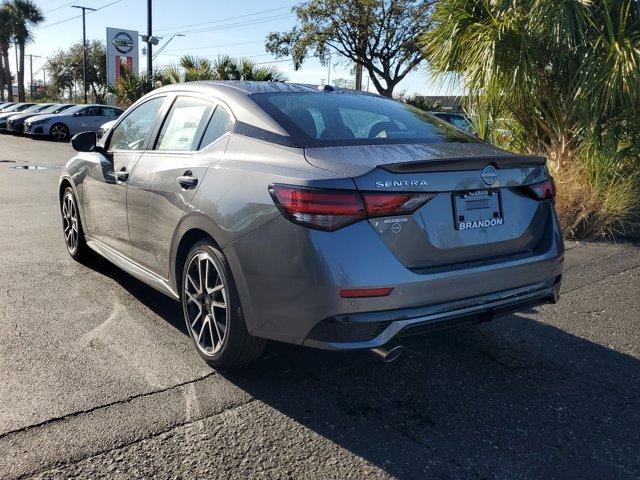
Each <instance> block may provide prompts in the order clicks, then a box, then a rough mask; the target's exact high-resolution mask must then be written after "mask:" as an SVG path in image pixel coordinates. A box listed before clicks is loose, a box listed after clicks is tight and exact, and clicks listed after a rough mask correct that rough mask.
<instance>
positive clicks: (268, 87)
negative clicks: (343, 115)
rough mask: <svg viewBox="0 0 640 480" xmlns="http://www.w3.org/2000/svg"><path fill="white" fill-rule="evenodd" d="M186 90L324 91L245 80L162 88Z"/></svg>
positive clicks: (310, 87)
mask: <svg viewBox="0 0 640 480" xmlns="http://www.w3.org/2000/svg"><path fill="white" fill-rule="evenodd" d="M185 88H187V89H189V88H193V89H194V90H199V91H202V90H206V89H213V90H221V89H228V90H235V91H237V92H240V93H243V94H245V95H252V94H254V93H313V92H318V91H322V89H323V86H319V85H312V84H306V83H285V82H260V81H245V80H202V81H198V82H188V83H176V84H172V85H167V86H164V87H161V89H160V90H166V91H171V90H183V91H184V90H185ZM331 88H332V89H333V91H335V92H344V93H352V94H354V95H371V94H370V93H367V92H362V91H358V90H348V89H344V88H338V87H331Z"/></svg>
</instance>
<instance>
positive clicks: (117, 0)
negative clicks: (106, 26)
mask: <svg viewBox="0 0 640 480" xmlns="http://www.w3.org/2000/svg"><path fill="white" fill-rule="evenodd" d="M120 2H122V0H115V1H113V2H111V3H107V4H106V5H103V6H101V7H98V8H96V9H95V10H94V11H92V12H89V13H87V15H89V14H91V13H95V12H98V11H100V10H102V9H104V8H107V7H110V6H111V5H115V4H116V3H120ZM71 3H74V2H71ZM80 17H82V14H80V15H74V16H73V17H69V18H65V19H64V20H60V21H57V22H55V23H50V24H48V25H44V26H42V27H39V28H40V29H44V28H50V27H55V26H56V25H61V24H63V23H66V22H70V21H71V20H75V19H76V18H80Z"/></svg>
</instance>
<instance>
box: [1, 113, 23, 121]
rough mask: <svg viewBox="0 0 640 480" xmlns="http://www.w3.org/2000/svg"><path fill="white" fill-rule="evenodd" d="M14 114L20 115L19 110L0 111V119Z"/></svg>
mask: <svg viewBox="0 0 640 480" xmlns="http://www.w3.org/2000/svg"><path fill="white" fill-rule="evenodd" d="M14 115H20V112H5V113H0V119H3V120H4V119H7V118H9V117H13V116H14Z"/></svg>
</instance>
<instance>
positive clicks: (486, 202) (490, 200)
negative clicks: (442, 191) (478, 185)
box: [453, 190, 504, 230]
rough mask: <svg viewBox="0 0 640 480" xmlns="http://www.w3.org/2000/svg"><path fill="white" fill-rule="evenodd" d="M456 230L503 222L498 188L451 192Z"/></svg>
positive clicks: (491, 225) (496, 224)
mask: <svg viewBox="0 0 640 480" xmlns="http://www.w3.org/2000/svg"><path fill="white" fill-rule="evenodd" d="M453 215H454V221H455V222H454V223H455V227H456V230H475V229H476V228H487V227H499V226H501V225H502V224H503V223H504V220H503V218H502V205H501V201H500V191H499V190H474V191H470V192H462V193H454V194H453Z"/></svg>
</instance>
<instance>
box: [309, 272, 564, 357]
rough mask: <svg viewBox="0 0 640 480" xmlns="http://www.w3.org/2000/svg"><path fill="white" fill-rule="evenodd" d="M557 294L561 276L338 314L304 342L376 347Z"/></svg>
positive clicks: (331, 346) (336, 346) (536, 303)
mask: <svg viewBox="0 0 640 480" xmlns="http://www.w3.org/2000/svg"><path fill="white" fill-rule="evenodd" d="M559 298H560V276H558V277H557V278H556V279H554V280H553V281H548V282H544V283H542V284H536V285H530V286H527V287H523V288H517V289H513V290H507V291H503V292H498V293H495V294H491V295H484V296H481V297H476V298H471V299H465V300H462V301H456V302H450V303H447V304H441V305H429V306H425V307H418V308H406V309H399V310H386V311H380V312H367V313H356V314H350V315H349V314H346V315H338V316H335V317H331V318H328V319H325V320H323V321H322V322H320V323H318V324H317V325H316V326H315V327H314V328H313V330H311V332H309V335H308V336H307V338H306V339H305V340H304V342H303V345H305V346H309V347H314V348H321V349H324V350H353V349H360V348H375V347H379V346H381V345H384V344H386V343H388V342H389V341H391V340H392V339H393V338H394V337H397V336H409V335H416V334H423V333H430V332H434V331H437V330H445V329H449V328H455V327H459V326H463V325H468V324H475V323H481V322H486V321H490V320H493V319H494V318H497V317H500V316H504V315H508V314H510V313H514V312H519V311H523V310H526V309H529V308H533V307H536V306H539V305H544V304H547V303H556V302H557V301H558V300H559Z"/></svg>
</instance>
